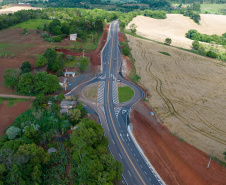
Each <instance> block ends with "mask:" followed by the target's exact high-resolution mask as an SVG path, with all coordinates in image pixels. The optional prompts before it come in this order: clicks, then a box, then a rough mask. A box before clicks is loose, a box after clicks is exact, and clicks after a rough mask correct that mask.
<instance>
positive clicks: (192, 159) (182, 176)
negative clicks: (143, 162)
mask: <svg viewBox="0 0 226 185" xmlns="http://www.w3.org/2000/svg"><path fill="white" fill-rule="evenodd" d="M150 111H152V110H151V109H150V108H149V107H148V106H147V105H146V104H145V103H144V102H139V103H137V104H136V105H135V106H134V107H133V110H132V112H131V123H133V127H134V129H133V133H134V136H135V138H136V140H137V141H138V143H139V145H140V146H141V148H142V149H143V151H144V152H145V155H146V156H147V157H148V159H149V160H150V162H151V163H152V165H153V166H154V168H155V169H156V171H157V172H158V173H159V175H160V176H161V177H162V179H163V180H164V181H165V182H166V183H167V184H169V185H171V184H172V185H176V184H183V185H204V184H205V185H225V184H226V175H225V174H226V169H225V168H223V167H222V166H220V165H219V164H218V163H217V162H216V161H213V160H212V161H211V164H210V168H209V169H207V164H208V161H209V156H208V155H207V154H205V153H204V152H202V151H200V150H198V149H196V148H195V147H193V146H191V145H189V144H188V143H186V142H185V141H183V142H180V141H179V140H178V139H177V138H176V137H175V136H173V135H172V134H170V132H169V130H168V129H167V128H165V127H163V126H162V125H161V124H160V123H158V121H157V120H156V118H155V117H152V116H150V114H149V112H150Z"/></svg>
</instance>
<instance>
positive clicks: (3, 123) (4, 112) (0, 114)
mask: <svg viewBox="0 0 226 185" xmlns="http://www.w3.org/2000/svg"><path fill="white" fill-rule="evenodd" d="M7 104H8V101H3V103H2V104H0V136H1V135H2V134H3V133H4V131H5V130H6V129H7V128H8V127H9V126H10V125H11V124H12V123H13V122H14V120H15V118H16V117H18V116H19V115H20V114H21V113H23V112H24V111H26V110H27V109H29V107H30V105H31V102H30V101H25V102H21V103H14V105H13V107H8V106H7Z"/></svg>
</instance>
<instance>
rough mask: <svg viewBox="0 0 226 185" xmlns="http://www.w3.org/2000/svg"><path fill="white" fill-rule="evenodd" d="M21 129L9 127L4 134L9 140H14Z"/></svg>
mask: <svg viewBox="0 0 226 185" xmlns="http://www.w3.org/2000/svg"><path fill="white" fill-rule="evenodd" d="M20 133H21V129H20V128H18V127H14V126H11V127H9V128H8V129H7V131H6V134H7V136H8V138H9V139H15V138H16V137H17V136H18V135H20Z"/></svg>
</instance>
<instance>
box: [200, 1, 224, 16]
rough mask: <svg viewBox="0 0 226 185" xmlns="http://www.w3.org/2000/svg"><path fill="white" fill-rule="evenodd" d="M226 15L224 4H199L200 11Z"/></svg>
mask: <svg viewBox="0 0 226 185" xmlns="http://www.w3.org/2000/svg"><path fill="white" fill-rule="evenodd" d="M206 11H207V12H208V13H214V14H223V15H226V4H201V12H202V13H205V12H206Z"/></svg>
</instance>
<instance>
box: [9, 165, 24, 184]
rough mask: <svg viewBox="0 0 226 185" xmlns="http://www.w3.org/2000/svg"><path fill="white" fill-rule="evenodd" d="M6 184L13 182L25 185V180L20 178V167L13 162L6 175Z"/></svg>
mask: <svg viewBox="0 0 226 185" xmlns="http://www.w3.org/2000/svg"><path fill="white" fill-rule="evenodd" d="M6 182H7V184H15V185H25V184H26V183H25V181H24V180H23V178H22V172H21V168H20V167H19V166H18V165H17V164H14V165H13V168H12V169H11V170H10V172H9V173H8V175H7V181H6Z"/></svg>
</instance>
